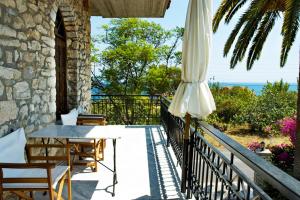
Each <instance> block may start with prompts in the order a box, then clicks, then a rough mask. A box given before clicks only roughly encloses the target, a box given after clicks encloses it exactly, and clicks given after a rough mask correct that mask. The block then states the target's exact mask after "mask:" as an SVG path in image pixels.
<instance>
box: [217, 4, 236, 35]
mask: <svg viewBox="0 0 300 200" xmlns="http://www.w3.org/2000/svg"><path fill="white" fill-rule="evenodd" d="M239 1H241V0H231V1H228V0H223V1H222V3H221V5H220V7H219V8H218V10H217V12H216V14H215V16H214V19H213V31H214V32H216V31H217V30H218V27H219V25H220V22H221V21H222V19H223V18H224V16H225V15H226V14H227V13H228V11H229V10H231V9H232V8H234V7H235V6H236V5H237V4H239Z"/></svg>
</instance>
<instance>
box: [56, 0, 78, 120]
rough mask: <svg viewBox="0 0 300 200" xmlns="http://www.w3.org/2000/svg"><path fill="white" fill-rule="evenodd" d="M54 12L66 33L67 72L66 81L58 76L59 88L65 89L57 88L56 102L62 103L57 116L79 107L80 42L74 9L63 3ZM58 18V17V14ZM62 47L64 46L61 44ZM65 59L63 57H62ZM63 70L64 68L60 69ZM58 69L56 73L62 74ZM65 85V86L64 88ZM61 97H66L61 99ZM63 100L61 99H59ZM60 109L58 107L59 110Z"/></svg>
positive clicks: (65, 74)
mask: <svg viewBox="0 0 300 200" xmlns="http://www.w3.org/2000/svg"><path fill="white" fill-rule="evenodd" d="M58 4H59V3H58ZM52 12H55V13H59V14H60V16H61V20H62V22H63V25H64V32H65V66H66V67H65V71H64V72H63V73H64V74H63V75H62V77H64V79H65V83H63V80H59V77H58V76H57V77H56V78H57V80H56V82H57V86H59V85H63V87H65V89H62V90H59V89H58V88H56V90H57V91H56V93H57V95H56V100H57V101H56V102H57V103H62V104H63V105H62V107H61V109H60V110H57V115H60V112H61V113H66V112H68V111H69V110H70V109H72V108H74V107H77V105H78V100H77V99H78V87H77V85H78V68H79V63H80V62H79V60H80V57H79V51H80V50H79V42H78V28H77V27H78V26H77V24H76V15H75V14H74V12H73V10H72V8H71V7H70V6H69V5H68V4H67V3H65V4H64V3H61V4H60V5H59V6H57V7H56V6H54V10H53V11H52ZM56 16H58V15H57V14H56ZM60 45H62V44H60ZM61 53H63V51H62V52H61ZM62 57H63V56H62ZM59 69H62V68H59ZM59 69H58V68H57V67H56V73H58V72H60V71H59ZM64 84H65V86H64ZM59 95H64V96H65V97H61V96H59ZM59 98H61V99H59ZM58 108H59V107H58V106H57V109H58Z"/></svg>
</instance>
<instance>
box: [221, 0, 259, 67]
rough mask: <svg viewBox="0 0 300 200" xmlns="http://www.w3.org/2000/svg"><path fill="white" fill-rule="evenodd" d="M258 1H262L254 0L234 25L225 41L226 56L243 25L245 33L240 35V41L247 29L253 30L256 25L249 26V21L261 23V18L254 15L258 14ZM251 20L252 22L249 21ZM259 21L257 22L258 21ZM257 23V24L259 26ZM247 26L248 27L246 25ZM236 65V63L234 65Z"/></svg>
mask: <svg viewBox="0 0 300 200" xmlns="http://www.w3.org/2000/svg"><path fill="white" fill-rule="evenodd" d="M257 1H260V0H253V2H252V3H251V5H250V7H249V8H248V9H247V10H246V12H245V13H244V14H243V15H242V16H241V17H240V19H239V21H238V23H237V24H236V26H235V27H234V29H233V30H232V32H231V34H230V35H229V38H228V39H227V41H226V43H225V47H224V53H223V55H224V56H227V54H228V53H229V51H230V49H231V47H232V44H233V43H234V41H235V38H236V36H237V35H238V34H239V32H240V30H241V29H242V27H243V26H244V25H245V27H244V34H243V37H239V39H241V40H242V41H239V42H243V40H244V36H245V35H246V33H247V30H248V31H251V29H253V28H254V27H251V26H247V24H249V23H252V24H254V23H255V24H257V25H258V23H259V20H260V19H259V18H257V17H256V18H254V17H253V15H254V16H256V15H258V13H257V12H258V11H259V10H258V9H254V8H255V4H256V2H257ZM249 21H250V22H249ZM256 21H257V22H256ZM257 25H256V26H257ZM246 26H247V27H246ZM254 31H255V29H254ZM250 39H251V38H250ZM234 66H235V65H234ZM234 66H231V67H234Z"/></svg>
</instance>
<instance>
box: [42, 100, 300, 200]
mask: <svg viewBox="0 0 300 200" xmlns="http://www.w3.org/2000/svg"><path fill="white" fill-rule="evenodd" d="M169 103H170V102H169V100H168V99H166V98H164V97H161V96H148V95H131V96H122V95H97V96H93V102H92V112H93V113H94V114H99V113H101V114H104V115H106V116H107V118H108V121H109V123H110V124H115V125H116V124H117V125H119V126H120V127H121V129H120V130H121V131H122V139H120V140H118V142H117V149H116V152H117V158H116V159H117V173H118V184H117V185H116V194H115V196H114V197H112V195H111V194H112V173H111V169H110V166H112V162H113V159H112V158H113V148H112V144H111V142H110V141H108V142H107V147H106V150H105V160H104V162H103V165H101V166H100V168H99V171H98V172H97V173H93V172H91V171H90V169H88V168H87V169H84V168H76V169H75V170H74V171H73V174H72V188H73V189H72V191H73V197H74V199H189V198H192V199H279V198H281V199H284V198H287V199H291V200H296V199H300V182H299V181H297V180H296V179H294V178H292V177H291V176H289V175H288V174H286V173H285V172H283V171H281V170H279V169H278V168H276V167H275V166H273V165H272V164H271V163H269V162H267V161H266V160H264V159H262V158H261V157H259V156H257V155H256V154H255V153H253V152H251V151H249V150H247V149H246V148H244V147H242V146H241V145H240V144H239V143H237V142H235V141H234V140H232V139H231V138H229V137H228V136H226V135H225V134H224V133H222V132H220V131H219V130H217V129H215V128H213V127H212V126H210V125H209V124H207V123H205V122H203V121H198V120H194V121H193V123H192V126H191V131H190V135H191V137H190V141H189V145H188V148H187V149H186V150H185V149H184V148H183V130H184V127H185V121H184V120H183V119H181V118H178V117H174V116H172V115H171V114H170V113H169V112H168V111H167V108H168V105H169ZM139 124H143V125H139ZM207 137H213V138H214V139H215V140H216V141H217V142H219V143H220V144H221V145H222V147H221V148H220V147H218V148H217V147H215V146H213V145H212V144H210V143H209V142H208V140H207ZM182 169H183V170H182ZM87 172H88V173H87ZM254 177H259V178H260V180H262V181H263V182H264V184H266V183H267V184H269V185H270V186H272V187H273V188H274V189H273V192H272V194H270V193H267V192H268V191H264V189H265V188H264V187H262V186H263V185H261V182H258V181H257V179H256V180H254ZM274 191H275V192H274ZM276 192H277V193H276ZM65 193H66V191H65ZM274 194H275V196H274ZM279 194H280V195H281V196H282V197H279V196H278V195H279ZM36 197H37V198H36V199H44V196H43V194H42V193H38V194H37V195H36Z"/></svg>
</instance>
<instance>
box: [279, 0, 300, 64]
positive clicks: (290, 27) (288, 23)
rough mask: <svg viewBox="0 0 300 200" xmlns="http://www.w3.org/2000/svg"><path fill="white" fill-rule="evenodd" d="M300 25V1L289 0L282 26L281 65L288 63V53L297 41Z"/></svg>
mask: <svg viewBox="0 0 300 200" xmlns="http://www.w3.org/2000/svg"><path fill="white" fill-rule="evenodd" d="M299 25H300V1H299V0H290V1H287V9H286V11H285V14H284V22H283V26H282V34H283V41H282V47H281V57H280V66H281V67H283V66H284V65H285V64H286V61H287V57H288V53H289V51H290V49H291V47H292V45H293V43H294V41H295V38H296V35H297V32H298V30H299Z"/></svg>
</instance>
